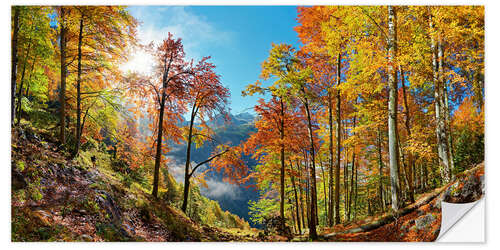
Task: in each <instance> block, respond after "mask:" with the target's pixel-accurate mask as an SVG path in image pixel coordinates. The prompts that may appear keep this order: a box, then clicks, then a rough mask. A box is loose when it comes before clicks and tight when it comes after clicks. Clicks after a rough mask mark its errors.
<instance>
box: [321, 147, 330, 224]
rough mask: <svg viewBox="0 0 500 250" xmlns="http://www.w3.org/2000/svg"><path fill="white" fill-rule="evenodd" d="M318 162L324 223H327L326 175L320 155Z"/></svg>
mask: <svg viewBox="0 0 500 250" xmlns="http://www.w3.org/2000/svg"><path fill="white" fill-rule="evenodd" d="M319 164H320V167H321V174H322V176H323V195H324V197H325V198H324V204H325V225H326V224H327V220H328V203H327V200H328V199H327V196H326V176H325V168H324V167H323V161H322V160H321V156H320V158H319Z"/></svg>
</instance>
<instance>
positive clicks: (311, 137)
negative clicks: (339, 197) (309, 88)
mask: <svg viewBox="0 0 500 250" xmlns="http://www.w3.org/2000/svg"><path fill="white" fill-rule="evenodd" d="M302 92H303V93H304V94H305V89H304V88H302ZM304 99H305V100H304V107H305V109H306V114H307V129H308V131H309V142H310V150H311V163H312V165H311V166H310V176H311V177H310V178H311V206H310V207H311V220H310V221H309V237H310V238H311V239H313V240H315V239H317V238H318V234H317V232H316V222H317V213H316V212H317V194H316V163H315V159H314V157H315V152H314V135H313V130H312V121H311V112H310V109H309V101H308V99H307V97H305V98H304Z"/></svg>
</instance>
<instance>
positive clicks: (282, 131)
mask: <svg viewBox="0 0 500 250" xmlns="http://www.w3.org/2000/svg"><path fill="white" fill-rule="evenodd" d="M280 105H281V109H280V139H281V143H280V144H281V145H280V161H281V168H280V217H281V218H283V219H284V218H285V144H284V142H283V140H284V139H285V112H284V108H285V106H284V105H283V98H281V97H280ZM284 221H285V220H281V222H283V223H284ZM282 226H285V225H282Z"/></svg>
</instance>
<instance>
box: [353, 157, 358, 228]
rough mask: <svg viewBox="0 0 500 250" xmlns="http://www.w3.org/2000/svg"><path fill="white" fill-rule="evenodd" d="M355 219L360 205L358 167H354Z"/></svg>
mask: <svg viewBox="0 0 500 250" xmlns="http://www.w3.org/2000/svg"><path fill="white" fill-rule="evenodd" d="M354 173H355V177H354V220H356V215H357V207H358V168H357V167H356V168H354Z"/></svg>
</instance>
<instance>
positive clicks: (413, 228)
mask: <svg viewBox="0 0 500 250" xmlns="http://www.w3.org/2000/svg"><path fill="white" fill-rule="evenodd" d="M483 193H484V163H482V164H479V165H478V166H476V167H474V168H472V169H470V170H468V171H465V172H463V173H461V174H459V175H457V177H456V179H455V180H454V181H452V182H451V183H449V184H447V185H445V186H444V187H440V188H436V189H434V190H432V191H430V192H428V193H425V194H421V195H419V197H418V199H417V200H416V201H415V203H414V204H410V205H408V206H407V207H406V208H410V207H412V206H413V207H415V209H414V210H412V211H409V212H408V213H407V214H405V215H403V216H400V217H397V218H393V219H392V222H390V223H386V224H384V225H381V226H379V227H377V228H374V229H373V228H371V229H370V230H366V231H365V230H361V232H349V231H356V230H355V229H361V228H362V227H363V226H365V225H368V224H373V223H374V222H379V221H381V220H383V219H386V218H388V217H390V215H388V214H383V215H379V216H373V217H368V218H365V219H363V220H359V221H355V222H351V223H349V224H344V225H337V226H335V227H333V228H330V229H327V230H325V232H324V234H323V237H324V239H325V240H327V241H434V240H436V238H437V236H438V235H439V232H440V228H441V201H445V202H450V203H467V202H473V201H476V200H478V199H480V198H481V197H482V196H483ZM427 200H430V201H427ZM418 203H422V205H419V206H415V205H416V204H418ZM408 210H409V209H408Z"/></svg>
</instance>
